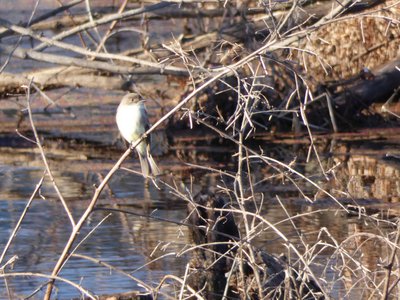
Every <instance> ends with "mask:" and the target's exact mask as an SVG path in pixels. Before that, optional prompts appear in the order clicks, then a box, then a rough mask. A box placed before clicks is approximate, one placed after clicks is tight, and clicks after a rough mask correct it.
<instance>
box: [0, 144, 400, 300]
mask: <svg viewBox="0 0 400 300" xmlns="http://www.w3.org/2000/svg"><path fill="white" fill-rule="evenodd" d="M33 151H34V150H32V149H18V151H15V152H14V153H11V152H10V151H9V149H6V148H5V149H4V150H2V153H1V157H2V159H3V161H2V167H1V168H0V188H1V201H0V232H1V234H0V244H1V245H5V243H6V242H7V239H8V238H9V235H10V233H11V231H12V229H13V228H14V227H15V225H16V222H17V220H18V218H19V216H20V214H21V212H22V211H23V209H24V207H25V205H26V203H27V199H29V197H30V196H31V193H32V191H33V190H34V188H35V185H36V184H37V183H38V181H39V179H40V178H41V176H42V175H43V166H42V165H41V162H40V157H39V155H38V154H32V153H33ZM98 151H99V152H100V154H98V155H97V156H96V155H90V157H92V159H89V158H88V155H83V154H82V155H79V154H78V153H76V154H74V151H72V150H69V151H67V152H68V155H70V156H71V155H72V157H74V159H73V160H70V161H71V163H69V162H68V163H65V161H63V160H62V159H61V158H62V154H61V153H58V154H57V152H54V153H53V154H54V155H53V157H51V158H50V159H49V163H50V165H51V166H52V167H54V177H55V178H56V181H57V184H58V186H59V187H60V190H61V192H62V193H63V195H64V197H65V198H66V200H67V201H68V203H69V205H70V206H71V210H72V211H73V212H74V215H75V217H78V216H79V214H80V213H82V212H83V210H84V209H85V205H86V204H87V203H88V200H89V199H90V197H91V196H92V193H93V186H94V185H96V184H98V183H99V182H100V181H101V179H102V175H101V174H103V175H104V173H105V172H106V171H107V170H108V169H109V168H110V166H112V164H113V162H115V161H116V159H117V158H118V153H114V154H112V153H111V154H108V156H107V157H110V156H111V159H99V157H102V156H104V153H103V152H102V151H103V150H102V149H99V150H98ZM78 152H79V151H78ZM83 152H84V151H83ZM83 152H82V153H83ZM79 153H80V152H79ZM13 154H15V155H13ZM163 159H165V158H161V162H160V165H161V166H163V162H162V160H163ZM322 163H323V164H324V166H325V167H326V168H327V170H328V169H329V168H332V169H333V170H334V173H332V172H331V173H329V178H330V179H329V180H328V181H326V180H325V183H324V185H323V187H325V188H327V189H328V190H329V191H330V192H332V193H333V194H336V195H337V196H338V197H342V198H348V199H349V198H354V199H361V198H365V199H369V200H370V202H365V203H364V202H360V204H361V205H364V204H368V203H373V204H374V205H375V206H374V207H375V208H376V207H378V208H377V209H382V207H383V206H382V205H385V204H384V202H382V200H386V201H391V202H397V200H398V199H399V195H400V189H399V186H398V182H399V180H398V179H399V168H398V166H397V165H396V164H393V163H392V162H390V161H385V160H381V159H379V156H373V155H362V154H360V153H353V154H352V155H350V154H349V153H347V154H346V155H344V154H343V153H337V154H336V155H333V156H331V157H327V158H322ZM165 165H168V164H165ZM165 165H164V167H165ZM127 166H129V167H132V168H134V169H137V168H138V165H137V163H134V164H133V165H132V161H129V162H127ZM295 167H296V168H297V169H298V170H299V171H302V172H303V173H304V174H305V175H306V176H308V177H309V178H312V179H313V180H315V181H316V182H318V183H319V184H321V185H322V184H323V182H324V181H323V179H322V178H323V176H322V175H321V174H320V173H321V172H320V171H318V170H319V169H320V168H319V164H318V163H316V162H315V161H314V160H312V161H309V162H307V163H305V162H304V163H303V162H302V161H301V160H300V159H299V160H298V162H297V165H296V166H295ZM254 168H255V172H254V174H255V178H254V179H255V181H254V182H258V184H257V185H256V187H257V189H259V190H260V191H262V195H263V196H264V199H263V203H264V204H263V207H262V210H261V215H262V216H263V217H264V218H265V219H267V220H268V221H269V222H271V223H273V224H276V226H277V227H278V228H279V230H281V232H282V233H283V234H285V236H286V237H288V238H289V239H290V240H291V242H293V243H294V244H295V245H296V246H297V247H298V249H301V250H305V249H306V247H307V246H306V245H312V244H314V243H316V242H317V241H320V240H321V239H322V240H325V241H327V242H329V243H331V244H334V243H338V244H340V243H342V247H344V248H345V249H346V251H349V252H351V253H352V254H353V255H354V257H359V260H360V261H362V262H363V265H364V267H366V268H368V269H369V270H374V269H376V268H377V262H378V260H379V259H380V257H382V255H385V256H386V255H387V254H388V253H389V249H388V248H387V246H386V244H385V243H383V242H382V241H380V240H379V239H378V238H375V237H374V234H378V233H379V234H381V235H382V232H385V231H386V230H388V229H390V227H389V226H387V225H385V223H381V224H379V225H378V224H377V223H376V222H375V221H374V220H372V219H371V220H368V219H360V218H358V217H357V216H354V217H351V216H350V217H349V215H348V214H345V213H344V212H343V211H337V210H336V209H337V205H333V204H332V203H331V202H330V203H328V202H326V201H324V200H323V199H324V197H323V196H324V195H322V194H318V192H317V191H316V190H315V188H312V187H310V186H308V185H307V184H306V183H305V182H302V181H301V180H298V179H296V180H298V181H296V183H297V184H300V185H301V188H302V189H303V191H304V192H305V193H306V194H307V195H309V196H310V197H312V195H313V193H317V195H319V196H320V197H318V198H321V199H322V200H320V201H316V202H315V203H314V204H310V203H309V202H307V201H304V197H302V195H301V194H300V193H299V192H298V191H297V190H296V188H295V186H294V185H291V184H290V183H289V182H287V181H285V179H284V178H274V179H271V180H266V181H265V182H262V181H261V180H262V179H265V178H272V177H271V175H272V174H273V173H274V170H273V169H271V168H269V167H267V168H264V167H260V166H258V165H254ZM82 170H83V171H82ZM332 174H333V175H332ZM199 178H202V180H199ZM202 182H214V184H213V185H216V184H219V183H220V178H219V177H218V176H217V177H215V176H210V177H207V176H206V175H201V177H199V176H196V177H195V180H194V185H193V187H194V189H196V188H197V189H199V185H201V184H202ZM143 183H144V181H143V178H142V177H141V176H138V175H135V174H133V173H129V172H127V171H125V170H120V171H118V172H117V174H116V175H115V176H114V177H113V178H112V180H111V181H110V183H109V185H108V186H107V187H106V189H105V190H104V192H103V194H102V196H101V199H100V202H99V208H107V207H108V208H117V209H118V208H120V209H124V210H129V211H132V212H134V213H136V214H141V215H152V216H157V217H161V218H164V219H168V220H174V221H182V220H184V219H185V217H186V209H185V202H184V201H183V200H181V199H177V198H176V197H175V196H174V195H173V194H172V193H171V192H170V190H169V189H168V188H166V187H163V188H162V189H161V190H159V189H157V188H155V187H154V185H150V187H149V188H145V187H144V184H143ZM40 195H41V196H42V197H43V198H44V199H46V200H43V199H41V198H40V197H36V199H35V200H34V201H33V203H32V205H31V207H30V209H29V211H28V214H27V216H26V217H25V219H24V221H23V224H22V228H21V230H20V231H19V232H18V235H17V237H16V239H15V241H14V242H13V243H12V245H11V248H10V249H9V251H8V255H7V256H6V259H5V260H8V259H9V258H11V257H12V256H13V255H17V256H18V260H17V261H16V262H15V263H14V265H13V269H12V270H11V269H6V272H13V271H15V272H38V273H45V274H49V273H51V271H52V268H53V267H54V265H55V263H56V259H57V258H58V255H59V254H60V252H61V251H62V249H63V247H64V245H65V243H66V241H67V239H68V236H69V233H70V230H71V227H70V226H69V224H70V223H69V221H68V218H67V216H66V214H65V213H64V210H63V209H62V206H61V204H60V203H59V202H58V201H57V195H56V194H55V192H54V189H53V187H52V185H51V183H50V182H49V180H48V179H47V178H46V180H45V182H44V185H43V187H42V189H41V191H40ZM259 195H261V194H259ZM277 196H278V197H277ZM345 196H346V197H345ZM325 198H326V196H325ZM373 199H376V200H374V201H372V200H373ZM360 201H361V200H360ZM371 201H372V202H371ZM377 204H379V205H380V206H379V205H377ZM383 208H384V207H383ZM391 209H396V207H393V206H391ZM392 213H393V211H392ZM109 214H110V215H109ZM289 216H292V217H294V216H296V217H295V218H293V219H291V220H290V221H289V220H288V217H289ZM103 219H105V220H104V222H103V223H102V224H101V225H100V227H99V228H97V229H96V230H95V231H94V232H93V233H91V234H90V235H89V237H88V238H87V239H85V240H84V242H83V243H82V245H80V246H79V248H78V250H77V251H76V254H77V256H76V257H72V258H71V259H70V260H69V262H68V263H67V264H66V265H65V267H64V268H63V271H62V272H61V274H60V276H62V277H65V278H67V279H69V280H72V281H74V282H76V283H79V284H81V285H82V286H83V287H85V288H87V289H88V290H90V291H93V292H94V293H95V294H98V295H101V294H111V293H117V292H126V291H132V290H141V291H142V290H143V288H142V287H141V286H140V285H139V284H138V283H137V282H135V281H134V280H132V279H130V278H128V277H127V276H124V275H122V274H120V273H118V272H116V271H113V270H110V269H109V268H107V267H104V266H101V265H100V264H98V263H96V262H94V261H91V260H88V259H85V258H83V257H82V256H79V255H86V256H89V257H91V258H92V259H95V260H101V261H103V262H106V263H109V264H110V265H112V266H114V267H116V268H119V269H121V270H123V271H125V272H127V273H129V274H131V275H132V276H134V277H136V278H138V279H140V280H142V281H143V282H145V283H146V284H148V285H150V286H152V287H155V286H156V285H157V284H158V283H159V281H160V279H161V278H162V277H163V276H164V275H165V274H175V275H181V276H182V275H183V274H184V272H185V268H186V263H187V262H188V259H189V257H188V256H187V255H184V256H180V255H179V252H180V251H181V250H182V249H184V248H185V247H187V246H188V244H190V243H191V242H190V240H189V238H188V232H187V229H186V228H185V227H183V226H179V225H177V224H174V223H169V222H163V221H160V220H155V219H151V218H150V219H149V218H144V217H139V216H137V215H129V214H123V213H118V212H112V213H110V212H108V211H106V210H96V211H95V212H94V213H93V214H92V215H91V216H90V218H89V220H88V222H87V223H86V225H85V227H84V229H83V230H82V232H81V233H80V238H79V240H83V239H84V238H85V236H86V235H87V234H88V233H89V231H90V230H91V229H93V228H94V227H95V226H97V225H98V224H99V222H101V221H102V220H103ZM263 226H264V227H262V228H259V229H262V230H260V234H259V235H257V236H256V237H255V239H254V242H255V245H256V246H257V247H258V248H262V249H266V250H268V251H270V252H272V253H275V254H280V253H283V254H285V255H288V254H290V253H288V249H287V248H286V247H285V246H284V244H283V241H282V240H281V239H280V238H279V237H278V235H277V234H276V233H275V232H274V230H272V229H271V228H268V227H267V226H265V225H263ZM321 228H322V230H321ZM367 234H368V235H367ZM383 235H385V234H383ZM349 237H351V238H349ZM2 248H3V247H2ZM309 252H310V256H311V257H312V260H313V262H314V264H315V266H314V267H315V271H316V272H317V273H318V274H322V275H323V276H324V278H327V279H328V280H330V281H329V282H328V283H327V285H328V290H329V291H330V292H331V295H332V296H333V297H334V298H341V297H343V296H344V295H343V291H344V288H345V287H344V286H343V282H349V283H351V284H353V283H354V282H352V281H351V280H350V279H351V278H352V276H353V273H352V272H351V271H350V270H347V269H343V270H342V272H337V271H334V270H335V268H336V267H337V266H339V265H340V264H341V263H343V261H342V260H347V259H349V258H348V257H342V256H341V255H338V254H337V249H333V248H332V247H327V246H326V245H319V246H318V245H317V246H316V247H315V249H312V250H310V249H309ZM157 258H159V259H157ZM351 263H352V262H350V261H349V262H347V265H351ZM354 268H355V269H356V268H357V265H355V266H354ZM338 274H340V278H339V275H338ZM343 278H348V279H349V280H348V281H346V280H345V281H343V280H342V279H343ZM45 282H46V281H45V280H44V279H43V278H35V277H23V278H8V279H7V284H8V286H9V289H10V291H11V292H12V294H14V295H16V296H17V297H25V296H28V295H29V294H30V293H32V292H34V291H35V290H37V289H38V288H40V287H41V286H42V285H43V284H44V283H45ZM348 288H349V287H348ZM0 290H1V291H2V292H1V293H0V297H1V298H4V297H6V289H5V282H4V281H1V283H0ZM350 290H351V293H350V295H353V296H356V297H359V296H360V294H361V293H364V292H363V288H362V284H361V285H360V284H358V285H354V286H352V287H351V288H350ZM55 291H56V292H57V293H58V294H57V295H58V297H59V298H60V299H65V298H71V297H79V292H77V291H76V290H75V289H74V288H72V287H71V286H69V285H67V284H65V283H61V282H59V281H57V289H56V290H55ZM43 294H44V291H43V288H42V290H40V291H39V292H38V293H37V294H36V295H35V296H34V298H41V297H43ZM364 295H365V294H364Z"/></svg>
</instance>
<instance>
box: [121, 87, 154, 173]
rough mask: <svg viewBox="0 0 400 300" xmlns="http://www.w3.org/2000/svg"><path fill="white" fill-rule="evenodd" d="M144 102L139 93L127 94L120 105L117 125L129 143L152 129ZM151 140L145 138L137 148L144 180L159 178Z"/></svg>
mask: <svg viewBox="0 0 400 300" xmlns="http://www.w3.org/2000/svg"><path fill="white" fill-rule="evenodd" d="M145 101H146V100H144V99H143V98H142V96H141V95H139V94H138V93H129V94H126V95H125V96H124V97H123V98H122V100H121V103H120V104H119V105H118V108H117V114H116V123H117V126H118V129H119V132H120V133H121V135H122V137H123V138H124V139H125V140H126V141H127V142H128V143H129V144H131V143H133V142H135V141H136V140H138V139H139V138H140V137H141V135H142V134H144V133H145V132H146V131H147V130H148V129H149V128H150V122H149V117H148V115H147V110H146V107H145V105H144V102H145ZM150 146H151V138H149V137H145V138H144V139H143V140H142V141H141V142H140V143H139V144H138V145H137V146H136V151H137V153H138V156H139V161H140V166H141V169H142V175H143V177H144V178H147V177H149V176H150V175H152V176H157V175H159V174H160V169H159V168H158V166H157V164H156V163H155V161H154V159H153V157H152V156H151V153H150Z"/></svg>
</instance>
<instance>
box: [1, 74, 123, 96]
mask: <svg viewBox="0 0 400 300" xmlns="http://www.w3.org/2000/svg"><path fill="white" fill-rule="evenodd" d="M30 80H32V81H33V83H35V84H36V85H37V86H38V87H39V88H40V89H42V90H49V89H54V88H61V87H65V86H69V87H87V88H94V89H96V88H101V89H104V90H127V89H128V88H129V87H130V85H129V81H127V80H124V79H122V78H120V77H109V76H102V75H96V74H94V72H90V71H87V70H84V69H81V68H74V67H57V68H51V69H45V70H39V71H36V72H28V73H21V74H12V73H6V72H3V73H1V74H0V95H4V96H5V95H6V94H19V93H25V90H24V89H23V88H22V86H26V85H28V84H29V82H30Z"/></svg>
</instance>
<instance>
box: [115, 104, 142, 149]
mask: <svg viewBox="0 0 400 300" xmlns="http://www.w3.org/2000/svg"><path fill="white" fill-rule="evenodd" d="M116 121H117V125H118V129H119V131H120V133H121V135H122V137H123V138H124V139H125V140H126V141H127V142H129V143H132V142H135V141H136V140H137V139H138V138H139V137H140V135H142V134H143V133H144V132H145V126H144V125H145V124H143V121H144V120H143V118H142V114H141V108H140V106H138V105H131V106H125V107H124V109H120V107H119V108H118V110H117V116H116ZM136 149H137V150H138V152H139V153H140V154H145V151H146V145H145V143H143V142H142V143H140V144H139V145H138V146H137V147H136Z"/></svg>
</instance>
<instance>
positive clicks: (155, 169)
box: [147, 152, 161, 176]
mask: <svg viewBox="0 0 400 300" xmlns="http://www.w3.org/2000/svg"><path fill="white" fill-rule="evenodd" d="M147 162H148V165H149V166H150V170H151V174H153V176H157V175H160V174H161V172H160V169H159V168H158V166H157V164H156V162H155V161H154V159H153V156H151V154H150V152H147Z"/></svg>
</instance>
